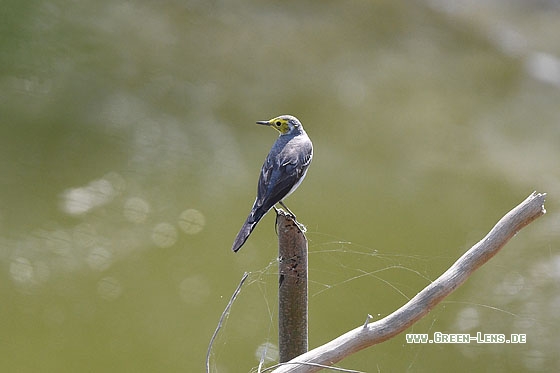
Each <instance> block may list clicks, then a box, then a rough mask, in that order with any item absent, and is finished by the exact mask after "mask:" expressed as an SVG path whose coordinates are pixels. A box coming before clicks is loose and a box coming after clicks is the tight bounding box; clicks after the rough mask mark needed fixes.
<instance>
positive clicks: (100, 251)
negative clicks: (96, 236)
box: [86, 247, 113, 272]
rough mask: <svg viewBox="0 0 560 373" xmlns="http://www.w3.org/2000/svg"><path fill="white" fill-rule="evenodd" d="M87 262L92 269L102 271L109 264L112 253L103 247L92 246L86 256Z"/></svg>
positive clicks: (111, 259)
mask: <svg viewBox="0 0 560 373" xmlns="http://www.w3.org/2000/svg"><path fill="white" fill-rule="evenodd" d="M86 261H87V264H88V265H89V267H90V268H91V269H93V270H94V271H100V272H101V271H104V270H106V269H107V268H109V267H110V266H111V263H112V262H113V254H112V253H111V251H109V250H108V249H106V248H104V247H94V248H93V249H91V251H90V253H89V255H88V256H87V258H86Z"/></svg>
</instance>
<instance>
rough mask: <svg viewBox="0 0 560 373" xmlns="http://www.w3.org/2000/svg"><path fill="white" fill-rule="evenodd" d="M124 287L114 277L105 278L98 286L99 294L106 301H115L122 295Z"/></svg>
mask: <svg viewBox="0 0 560 373" xmlns="http://www.w3.org/2000/svg"><path fill="white" fill-rule="evenodd" d="M122 291H123V290H122V285H121V283H120V281H119V280H117V279H116V278H114V277H104V278H102V279H101V280H99V282H98V284H97V293H98V294H99V296H100V297H101V298H103V299H105V300H115V299H117V298H118V297H120V296H121V294H122Z"/></svg>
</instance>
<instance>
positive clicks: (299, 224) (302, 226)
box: [274, 201, 307, 233]
mask: <svg viewBox="0 0 560 373" xmlns="http://www.w3.org/2000/svg"><path fill="white" fill-rule="evenodd" d="M278 203H279V204H280V206H282V207H284V208H285V209H286V210H287V211H288V214H290V217H291V218H292V219H293V221H294V223H296V225H297V226H298V228H299V230H300V231H302V232H303V233H305V232H307V228H306V227H305V225H303V224H301V223H300V222H299V221H297V219H296V215H295V214H294V213H293V212H291V211H290V209H289V208H288V206H286V205H285V204H284V202H282V201H280V202H278ZM274 209H275V210H276V207H275V208H274ZM276 215H278V210H276Z"/></svg>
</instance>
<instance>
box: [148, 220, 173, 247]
mask: <svg viewBox="0 0 560 373" xmlns="http://www.w3.org/2000/svg"><path fill="white" fill-rule="evenodd" d="M152 241H153V243H154V244H155V245H156V246H158V247H162V248H165V247H170V246H173V245H174V244H175V242H177V229H175V227H174V226H172V225H171V224H169V223H159V224H158V225H156V226H155V227H154V230H153V231H152Z"/></svg>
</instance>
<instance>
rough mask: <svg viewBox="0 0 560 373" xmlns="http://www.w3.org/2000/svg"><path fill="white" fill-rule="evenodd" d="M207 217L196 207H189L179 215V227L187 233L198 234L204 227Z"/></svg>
mask: <svg viewBox="0 0 560 373" xmlns="http://www.w3.org/2000/svg"><path fill="white" fill-rule="evenodd" d="M205 224H206V219H205V218H204V215H203V214H202V213H201V212H200V211H198V210H195V209H188V210H185V211H183V212H182V213H181V215H180V216H179V228H181V230H182V231H183V232H185V233H186V234H197V233H199V232H200V231H202V229H203V228H204V225H205Z"/></svg>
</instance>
